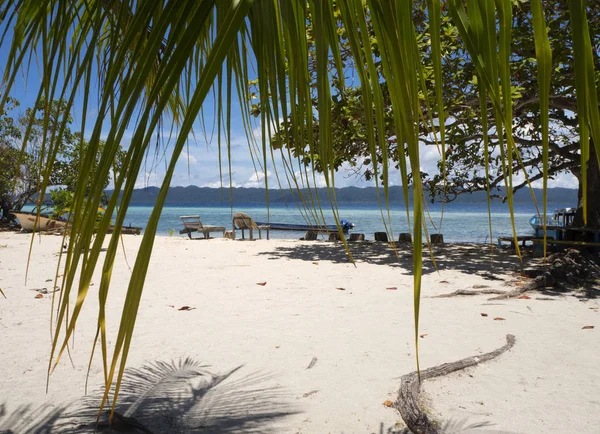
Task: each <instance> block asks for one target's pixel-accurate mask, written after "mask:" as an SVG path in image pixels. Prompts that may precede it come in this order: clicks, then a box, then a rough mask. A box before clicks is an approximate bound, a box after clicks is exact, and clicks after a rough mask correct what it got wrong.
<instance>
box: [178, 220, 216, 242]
mask: <svg viewBox="0 0 600 434" xmlns="http://www.w3.org/2000/svg"><path fill="white" fill-rule="evenodd" d="M180 218H181V222H182V223H183V229H182V230H180V231H179V233H180V234H187V235H188V237H189V238H190V240H191V239H192V232H201V233H202V235H204V239H207V238H210V233H211V232H221V233H223V234H225V227H224V226H209V225H203V224H202V222H201V221H200V216H199V215H182V216H181V217H180Z"/></svg>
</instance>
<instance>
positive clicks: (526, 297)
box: [518, 295, 531, 300]
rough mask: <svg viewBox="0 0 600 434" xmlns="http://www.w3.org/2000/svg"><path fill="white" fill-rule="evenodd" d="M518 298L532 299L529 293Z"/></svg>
mask: <svg viewBox="0 0 600 434" xmlns="http://www.w3.org/2000/svg"><path fill="white" fill-rule="evenodd" d="M518 298H519V300H529V299H531V297H530V296H528V295H519V297H518Z"/></svg>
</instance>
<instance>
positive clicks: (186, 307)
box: [177, 306, 196, 310]
mask: <svg viewBox="0 0 600 434" xmlns="http://www.w3.org/2000/svg"><path fill="white" fill-rule="evenodd" d="M194 309H196V308H195V307H190V306H181V307H180V308H179V309H177V310H194Z"/></svg>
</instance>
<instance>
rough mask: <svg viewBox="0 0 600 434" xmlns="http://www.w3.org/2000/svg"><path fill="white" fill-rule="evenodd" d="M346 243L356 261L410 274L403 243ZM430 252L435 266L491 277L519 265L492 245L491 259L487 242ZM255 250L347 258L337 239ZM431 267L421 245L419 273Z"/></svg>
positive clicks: (272, 256) (317, 258) (275, 256)
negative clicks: (421, 258) (421, 263)
mask: <svg viewBox="0 0 600 434" xmlns="http://www.w3.org/2000/svg"><path fill="white" fill-rule="evenodd" d="M348 245H349V248H350V253H351V254H352V257H353V258H354V260H355V261H356V262H364V263H368V264H376V265H388V266H391V267H398V268H399V269H400V270H401V271H403V272H404V273H405V274H412V267H413V265H412V248H411V247H409V246H408V245H406V244H402V245H400V246H399V247H398V248H397V249H396V251H394V249H393V248H392V247H391V246H390V245H389V244H386V243H381V242H375V241H361V242H352V243H348ZM432 252H433V257H434V259H435V265H437V269H438V270H445V269H446V270H447V269H451V270H457V271H461V272H463V273H468V274H477V275H481V276H482V277H484V278H488V279H495V278H494V274H495V273H508V272H511V271H516V270H518V269H519V268H520V261H519V258H517V257H516V256H515V255H514V254H509V253H506V252H504V251H498V249H497V248H494V256H493V261H492V256H491V248H490V246H489V245H483V244H440V245H435V246H433V248H432ZM259 254H260V255H267V256H269V259H279V258H289V259H302V260H305V261H331V262H334V263H345V264H347V263H350V262H351V261H350V259H349V257H348V254H347V252H346V250H345V249H344V246H343V245H342V244H341V243H339V242H336V243H333V242H327V241H322V242H320V241H315V242H311V243H294V244H292V245H290V246H285V247H277V248H275V250H273V251H269V252H264V253H259ZM434 271H436V268H435V266H434V263H433V261H432V260H431V255H430V252H429V249H428V248H427V246H424V248H423V273H425V274H427V273H432V272H434Z"/></svg>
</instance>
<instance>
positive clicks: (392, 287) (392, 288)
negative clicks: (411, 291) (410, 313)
mask: <svg viewBox="0 0 600 434" xmlns="http://www.w3.org/2000/svg"><path fill="white" fill-rule="evenodd" d="M385 289H387V290H388V291H395V290H397V289H398V287H397V286H390V287H389V288H385Z"/></svg>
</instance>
